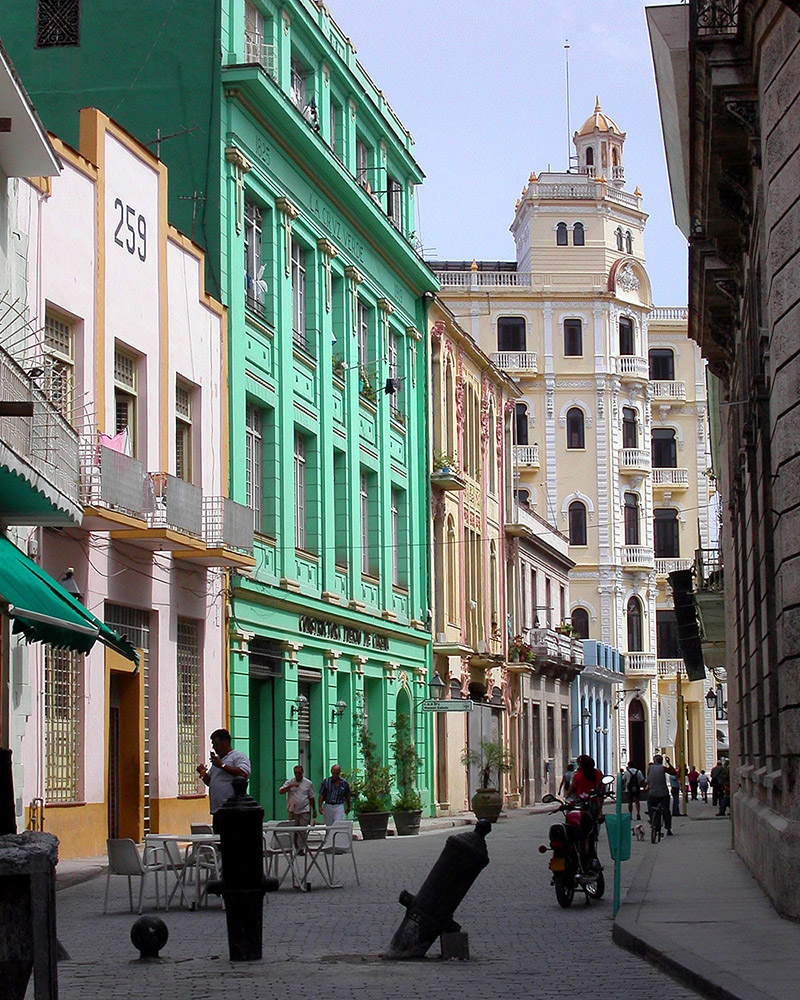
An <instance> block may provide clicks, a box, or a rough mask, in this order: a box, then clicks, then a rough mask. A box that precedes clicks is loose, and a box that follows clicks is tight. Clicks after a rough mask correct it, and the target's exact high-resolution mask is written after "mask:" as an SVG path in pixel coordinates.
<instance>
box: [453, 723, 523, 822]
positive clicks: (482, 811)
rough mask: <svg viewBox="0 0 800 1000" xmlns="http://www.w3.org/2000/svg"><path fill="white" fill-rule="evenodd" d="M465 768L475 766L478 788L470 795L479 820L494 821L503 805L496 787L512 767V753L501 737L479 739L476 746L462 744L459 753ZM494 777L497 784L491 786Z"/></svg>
mask: <svg viewBox="0 0 800 1000" xmlns="http://www.w3.org/2000/svg"><path fill="white" fill-rule="evenodd" d="M461 763H462V764H463V765H464V767H473V766H474V767H477V768H478V769H479V772H480V787H479V788H478V790H477V791H476V792H475V794H474V795H473V796H472V803H471V804H472V811H473V812H474V813H475V815H476V816H477V817H478V819H488V820H489V822H490V823H496V822H497V819H498V817H499V816H500V812H501V811H502V808H503V793H502V792H501V791H500V788H499V787H496V786H499V785H500V784H501V779H502V776H503V775H504V774H508V773H509V771H511V770H513V767H514V755H513V754H512V753H511V751H510V750H506V748H505V746H504V745H503V742H502V740H495V741H490V740H481V742H480V744H479V747H478V749H474V748H471V747H464V750H463V751H462V754H461ZM493 776H494V778H495V781H496V786H495V785H492V777H493Z"/></svg>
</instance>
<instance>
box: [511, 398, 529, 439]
mask: <svg viewBox="0 0 800 1000" xmlns="http://www.w3.org/2000/svg"><path fill="white" fill-rule="evenodd" d="M527 443H528V407H527V405H526V404H525V403H517V404H516V405H515V406H514V444H527Z"/></svg>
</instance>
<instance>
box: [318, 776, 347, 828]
mask: <svg viewBox="0 0 800 1000" xmlns="http://www.w3.org/2000/svg"><path fill="white" fill-rule="evenodd" d="M319 807H320V810H321V811H322V816H323V818H324V820H325V826H333V824H334V823H338V822H339V821H340V820H343V819H344V817H345V815H347V813H349V812H350V786H349V785H348V784H347V782H346V781H345V780H344V778H343V777H342V769H341V768H340V767H339V765H338V764H334V765H333V767H332V768H331V776H330V778H325V780H324V781H323V782H322V784H321V785H320V787H319Z"/></svg>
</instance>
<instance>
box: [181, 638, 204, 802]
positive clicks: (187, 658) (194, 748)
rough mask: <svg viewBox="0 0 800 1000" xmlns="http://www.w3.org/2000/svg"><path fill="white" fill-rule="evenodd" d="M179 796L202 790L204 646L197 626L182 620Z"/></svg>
mask: <svg viewBox="0 0 800 1000" xmlns="http://www.w3.org/2000/svg"><path fill="white" fill-rule="evenodd" d="M177 668H178V699H177V701H178V704H177V710H178V795H194V794H195V793H196V792H197V790H198V784H197V780H198V779H197V772H196V770H195V768H196V765H197V759H198V755H199V753H200V643H199V630H198V625H197V622H194V621H191V620H190V619H188V618H179V619H178V642H177Z"/></svg>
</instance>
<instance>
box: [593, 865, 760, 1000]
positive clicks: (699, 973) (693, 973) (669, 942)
mask: <svg viewBox="0 0 800 1000" xmlns="http://www.w3.org/2000/svg"><path fill="white" fill-rule="evenodd" d="M655 863H656V852H655V851H653V852H652V853H651V854H649V855H648V856H647V857H645V859H644V860H643V861H642V863H641V864H640V866H639V869H638V871H637V872H636V874H635V875H634V877H633V880H632V882H631V886H630V888H629V889H628V893H627V895H626V897H625V899H624V901H623V904H622V906H621V907H620V909H619V911H618V913H617V917H616V920H615V921H614V924H613V930H612V933H611V939H612V941H613V942H614V944H616V945H617V946H618V947H620V948H624V949H625V950H626V951H629V952H631V953H632V954H633V955H636V956H638V957H639V958H643V959H644V960H645V961H646V962H649V963H650V965H653V966H655V967H656V968H657V969H659V970H660V971H661V972H665V973H666V974H667V975H668V976H670V977H671V978H672V979H674V980H676V982H679V983H681V984H682V985H683V986H688V987H690V988H691V989H693V990H694V991H695V992H696V993H699V994H700V995H701V996H704V997H709V998H710V1000H774V997H773V996H772V994H769V993H764V992H763V991H762V990H759V989H757V988H756V987H755V986H753V985H752V984H750V983H743V982H742V981H741V980H740V979H739V978H737V977H736V976H734V975H732V974H731V973H730V972H728V971H726V970H725V969H723V968H721V967H720V966H718V965H715V964H714V963H713V962H711V961H709V960H708V959H707V958H704V957H702V956H700V955H696V954H694V952H691V951H688V950H687V949H686V948H685V947H681V946H679V945H678V943H677V942H676V941H675V940H674V939H673V938H671V937H670V936H669V935H668V934H666V933H665V932H664V930H663V929H662V927H661V926H660V925H654V924H646V923H640V922H639V919H638V916H639V913H640V910H641V906H642V903H643V902H644V900H645V897H646V895H647V887H648V885H649V883H650V877H651V875H652V873H653V868H654V867H655Z"/></svg>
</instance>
